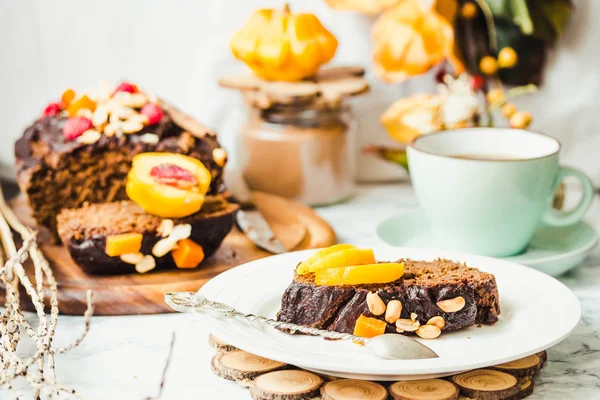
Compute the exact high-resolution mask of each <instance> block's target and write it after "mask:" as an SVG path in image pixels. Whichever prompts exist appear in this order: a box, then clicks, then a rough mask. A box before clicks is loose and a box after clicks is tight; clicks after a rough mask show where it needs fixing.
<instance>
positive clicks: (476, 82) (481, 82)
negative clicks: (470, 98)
mask: <svg viewBox="0 0 600 400" xmlns="http://www.w3.org/2000/svg"><path fill="white" fill-rule="evenodd" d="M484 86H485V79H483V76H481V75H471V89H473V91H475V92H477V91H479V90H481V89H483V87H484Z"/></svg>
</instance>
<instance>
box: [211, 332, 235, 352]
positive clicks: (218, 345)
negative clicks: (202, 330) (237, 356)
mask: <svg viewBox="0 0 600 400" xmlns="http://www.w3.org/2000/svg"><path fill="white" fill-rule="evenodd" d="M208 345H209V346H210V347H212V348H213V349H215V350H219V351H233V350H237V347H234V346H232V345H230V344H227V343H225V342H224V341H222V340H221V339H219V338H218V337H216V336H214V335H212V334H211V335H209V336H208Z"/></svg>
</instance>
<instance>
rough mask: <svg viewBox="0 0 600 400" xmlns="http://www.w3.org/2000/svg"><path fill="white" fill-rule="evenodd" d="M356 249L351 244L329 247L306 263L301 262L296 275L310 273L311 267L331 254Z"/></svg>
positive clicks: (318, 252)
mask: <svg viewBox="0 0 600 400" xmlns="http://www.w3.org/2000/svg"><path fill="white" fill-rule="evenodd" d="M355 248H356V247H355V246H353V245H351V244H336V245H333V246H329V247H327V248H325V249H323V250H319V251H317V252H316V253H315V254H313V255H312V256H310V257H309V258H308V259H307V260H306V261H303V262H301V263H300V264H299V265H298V268H296V273H298V275H303V274H306V273H308V272H309V270H310V267H311V266H312V265H313V264H314V263H316V262H317V261H319V260H320V259H322V258H324V257H326V256H328V255H330V254H333V253H337V252H338V251H342V250H348V249H355Z"/></svg>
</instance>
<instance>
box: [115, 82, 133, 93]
mask: <svg viewBox="0 0 600 400" xmlns="http://www.w3.org/2000/svg"><path fill="white" fill-rule="evenodd" d="M137 91H138V88H137V86H135V85H133V84H131V83H128V82H122V83H121V84H120V85H119V86H117V88H116V89H115V93H117V92H127V93H137ZM113 94H114V93H113Z"/></svg>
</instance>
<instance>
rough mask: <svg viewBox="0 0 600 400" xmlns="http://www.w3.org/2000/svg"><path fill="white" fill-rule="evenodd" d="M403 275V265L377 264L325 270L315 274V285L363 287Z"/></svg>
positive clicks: (389, 280) (391, 280)
mask: <svg viewBox="0 0 600 400" xmlns="http://www.w3.org/2000/svg"><path fill="white" fill-rule="evenodd" d="M402 275H404V263H401V264H399V263H379V264H366V265H353V266H350V267H338V268H326V269H321V270H319V271H317V272H315V283H316V284H317V285H327V286H337V285H341V286H343V285H363V284H372V283H389V282H394V281H395V280H397V279H400V278H401V277H402Z"/></svg>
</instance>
